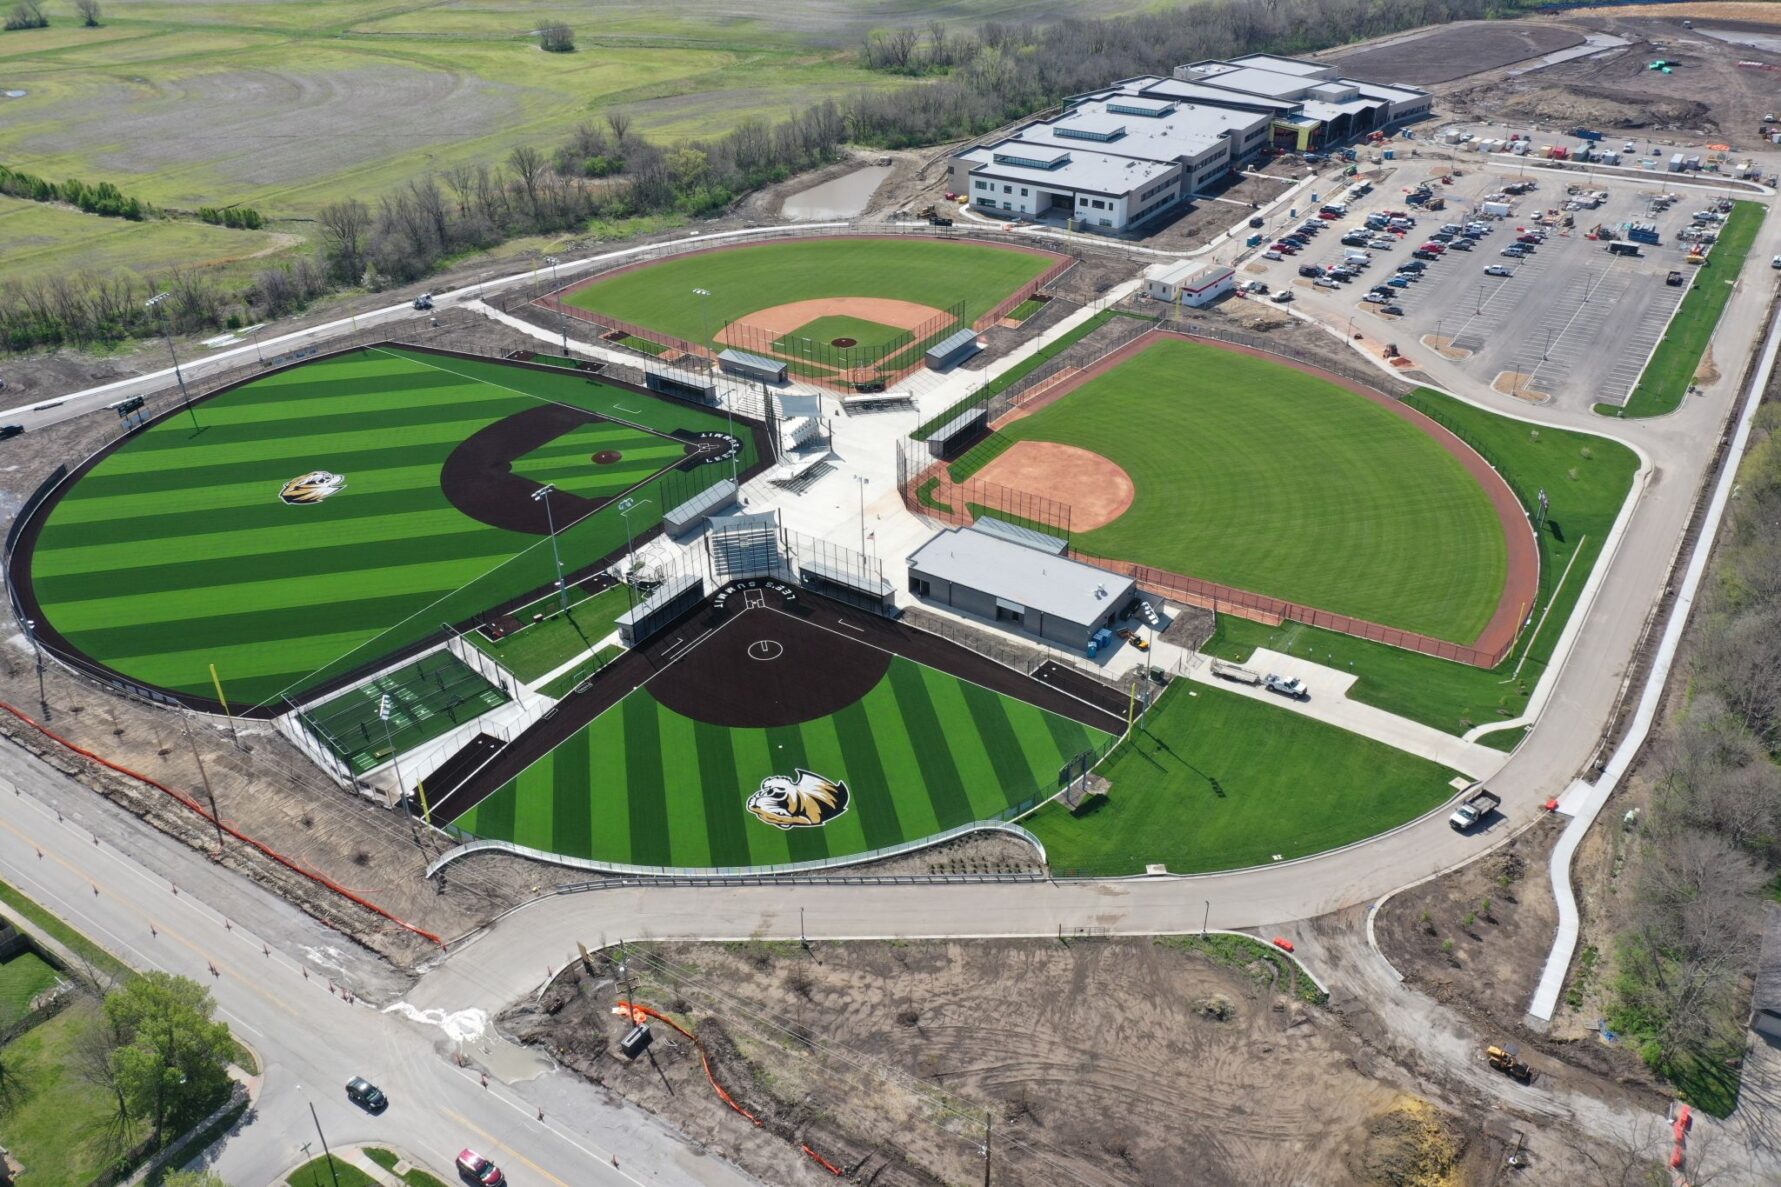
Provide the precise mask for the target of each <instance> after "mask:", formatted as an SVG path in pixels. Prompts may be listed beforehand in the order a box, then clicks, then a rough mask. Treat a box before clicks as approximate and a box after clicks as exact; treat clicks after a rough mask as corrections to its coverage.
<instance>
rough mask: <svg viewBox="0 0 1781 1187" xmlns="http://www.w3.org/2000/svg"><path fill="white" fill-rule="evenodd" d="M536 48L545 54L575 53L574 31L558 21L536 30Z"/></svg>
mask: <svg viewBox="0 0 1781 1187" xmlns="http://www.w3.org/2000/svg"><path fill="white" fill-rule="evenodd" d="M538 48H539V49H541V50H543V51H544V52H545V53H547V54H572V53H574V52H575V31H574V30H573V29H571V28H569V26H568V25H565V24H563V23H561V22H560V21H559V22H555V23H553V24H549V25H545V26H544V27H543V28H542V29H539V30H538Z"/></svg>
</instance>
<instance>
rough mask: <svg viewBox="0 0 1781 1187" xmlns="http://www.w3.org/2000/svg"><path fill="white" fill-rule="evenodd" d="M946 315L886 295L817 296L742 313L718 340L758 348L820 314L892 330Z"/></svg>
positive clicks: (728, 344) (720, 332) (815, 318)
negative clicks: (853, 318) (849, 318)
mask: <svg viewBox="0 0 1781 1187" xmlns="http://www.w3.org/2000/svg"><path fill="white" fill-rule="evenodd" d="M945 316H946V311H945V310H943V309H935V308H934V307H933V306H932V305H921V304H918V303H917V302H914V301H897V300H893V299H891V298H889V297H818V298H816V299H814V300H810V301H793V302H791V303H790V304H788V305H774V306H771V307H770V308H767V309H757V310H755V311H754V312H753V313H746V314H743V315H742V316H741V317H739V318H737V319H736V320H735V321H733V322H731V323H730V324H729V325H727V326H725V327H724V328H723V329H721V330H719V331H718V332H717V340H718V341H719V342H722V343H723V344H724V345H725V346H743V347H746V346H749V345H750V344H751V343H752V344H754V347H753V348H754V349H759V343H760V342H761V341H763V340H764V341H767V342H771V341H773V340H774V339H776V338H783V337H785V336H786V335H787V334H789V333H791V332H792V331H793V330H796V329H798V328H799V327H800V326H807V325H809V324H810V323H811V322H813V321H816V320H817V319H818V318H823V317H857V318H859V319H860V320H862V321H869V322H876V323H878V324H879V325H881V326H890V327H891V328H892V329H895V330H910V331H914V330H919V329H921V328H922V327H923V326H925V325H928V324H930V323H934V322H937V321H938V320H939V319H942V318H944V317H945Z"/></svg>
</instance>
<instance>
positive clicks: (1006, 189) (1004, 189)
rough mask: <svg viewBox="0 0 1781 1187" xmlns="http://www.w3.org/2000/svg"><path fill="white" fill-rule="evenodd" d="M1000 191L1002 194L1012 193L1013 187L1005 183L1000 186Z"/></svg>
mask: <svg viewBox="0 0 1781 1187" xmlns="http://www.w3.org/2000/svg"><path fill="white" fill-rule="evenodd" d="M1002 192H1003V193H1004V194H1012V193H1013V192H1014V187H1013V186H1011V185H1005V186H1003V187H1002Z"/></svg>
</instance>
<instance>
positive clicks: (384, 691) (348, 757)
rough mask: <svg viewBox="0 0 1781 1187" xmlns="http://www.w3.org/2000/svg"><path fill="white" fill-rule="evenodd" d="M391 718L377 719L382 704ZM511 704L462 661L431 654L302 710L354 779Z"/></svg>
mask: <svg viewBox="0 0 1781 1187" xmlns="http://www.w3.org/2000/svg"><path fill="white" fill-rule="evenodd" d="M386 696H387V697H388V698H389V699H390V716H389V720H388V721H387V722H386V721H385V720H384V719H383V716H382V707H383V698H384V697H386ZM509 699H510V698H509V697H508V695H507V694H506V693H505V692H503V691H502V690H501V689H499V688H497V687H495V686H494V685H493V684H490V683H489V682H488V681H487V680H485V679H483V677H482V676H481V675H480V674H478V673H477V672H476V671H475V670H474V669H472V668H471V667H470V666H469V665H468V664H466V663H465V662H464V661H463V660H461V659H459V658H458V657H457V656H455V655H453V654H451V653H450V652H448V651H435V652H434V653H433V654H431V655H427V656H423V657H422V658H420V659H418V660H416V661H415V662H414V663H411V664H407V665H405V666H403V667H400V668H397V669H396V670H395V671H393V672H389V673H386V674H385V675H382V676H379V677H378V678H377V679H376V680H373V681H371V682H369V683H367V684H361V685H359V687H357V688H354V689H351V690H349V691H347V692H344V693H341V694H340V695H339V696H337V697H335V698H334V699H333V700H331V701H328V702H326V703H325V704H321V705H317V706H315V707H314V708H312V709H307V710H305V711H304V713H303V720H304V723H305V724H306V725H308V726H309V728H310V730H311V731H312V732H313V733H315V734H317V735H318V736H319V737H320V738H321V740H322V743H323V745H325V746H327V747H328V748H329V749H330V750H332V751H333V752H334V753H335V754H337V755H339V756H340V758H341V759H342V760H344V761H345V762H346V763H347V764H348V765H349V766H351V767H352V769H353V770H354V771H355V772H356V773H358V774H364V773H365V772H366V771H369V770H370V769H371V768H372V767H375V766H377V765H379V764H381V763H385V762H388V761H389V760H390V756H391V755H392V754H396V755H400V754H402V753H403V752H405V751H408V750H413V749H414V748H415V747H416V746H419V745H420V744H421V743H423V742H430V741H432V740H433V739H434V738H437V737H439V736H440V735H441V734H448V733H450V732H451V731H452V730H454V729H456V728H457V727H458V726H460V725H463V724H464V723H465V722H467V721H470V720H472V719H473V718H476V717H479V716H481V715H482V714H484V713H486V712H488V711H489V710H490V709H498V708H500V707H501V706H502V705H504V704H506V703H507V702H508V700H509Z"/></svg>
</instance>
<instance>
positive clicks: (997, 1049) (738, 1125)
mask: <svg viewBox="0 0 1781 1187" xmlns="http://www.w3.org/2000/svg"><path fill="white" fill-rule="evenodd" d="M1201 943H1202V941H1201V940H1200V939H1199V938H1198V937H1185V938H1170V939H1160V940H1148V939H1117V940H1110V939H1078V940H1066V941H1059V940H1025V941H981V942H969V943H959V942H948V941H911V942H886V943H878V942H871V943H864V942H862V943H854V944H827V943H824V944H815V945H812V946H811V947H810V948H809V949H804V948H801V947H800V946H799V944H797V943H796V942H781V943H767V942H760V941H754V942H744V943H731V944H704V945H699V944H668V945H650V946H644V947H639V946H636V945H633V946H631V947H629V948H628V949H626V950H625V951H624V952H623V953H622V955H623V958H624V959H623V964H622V969H621V967H620V964H619V963H618V961H617V959H616V958H617V957H618V956H619V955H620V954H619V953H618V952H616V951H612V950H609V951H607V952H603V953H600V954H597V955H596V956H594V957H593V958H592V961H591V963H589V964H586V965H578V966H576V967H575V968H573V969H571V970H569V971H568V972H566V973H565V974H564V975H563V976H562V977H561V978H559V979H558V981H557V982H556V983H555V984H554V985H553V986H552V987H551V988H550V989H549V990H547V991H546V992H545V994H544V995H543V996H542V997H541V998H540V999H539V1001H538V1002H537V1003H536V1005H535V1006H534V1005H526V1006H523V1007H519V1008H517V1009H515V1010H514V1011H511V1012H510V1013H509V1014H507V1015H506V1016H505V1017H504V1018H503V1019H502V1025H503V1028H504V1029H506V1030H508V1031H509V1032H510V1033H513V1034H514V1035H515V1036H516V1037H518V1038H521V1039H523V1040H526V1041H531V1042H536V1043H541V1044H543V1045H545V1046H546V1047H548V1048H549V1050H550V1051H551V1053H552V1054H553V1055H554V1056H555V1057H556V1058H558V1059H560V1060H561V1061H563V1062H564V1063H566V1064H567V1065H568V1066H569V1067H570V1068H572V1069H573V1070H575V1071H577V1072H579V1073H580V1074H582V1075H584V1076H586V1077H588V1078H589V1079H591V1080H594V1081H595V1082H597V1083H600V1084H603V1085H605V1086H606V1087H608V1088H610V1089H611V1090H612V1091H614V1092H616V1093H618V1094H619V1095H621V1096H623V1097H625V1098H626V1099H628V1100H631V1101H633V1102H635V1103H637V1104H639V1105H641V1106H643V1107H644V1108H647V1109H649V1110H651V1111H653V1112H656V1113H660V1114H662V1115H664V1116H665V1117H666V1118H667V1119H668V1120H669V1121H670V1122H671V1123H672V1124H673V1125H674V1126H675V1127H676V1128H679V1129H681V1130H683V1131H684V1132H685V1133H686V1134H687V1135H688V1136H689V1137H690V1138H691V1139H692V1140H693V1141H695V1142H697V1143H699V1144H700V1145H702V1146H704V1147H705V1148H707V1149H709V1150H711V1151H712V1152H713V1153H718V1154H721V1155H722V1156H724V1157H728V1158H732V1159H734V1160H736V1161H737V1162H739V1163H740V1164H741V1165H742V1166H743V1167H745V1168H746V1169H748V1170H749V1171H751V1172H752V1173H754V1174H755V1175H757V1176H759V1177H760V1178H761V1179H762V1180H763V1181H765V1182H769V1183H774V1184H805V1183H810V1184H814V1183H832V1182H835V1181H836V1179H835V1176H834V1175H833V1174H832V1173H830V1172H829V1171H826V1170H824V1169H823V1168H822V1167H821V1166H819V1165H818V1164H817V1162H816V1161H815V1158H817V1157H821V1158H822V1159H825V1160H827V1161H828V1162H829V1163H831V1164H833V1165H834V1166H835V1167H837V1168H839V1169H840V1170H841V1171H842V1172H843V1173H845V1174H846V1175H847V1176H848V1177H847V1180H846V1181H848V1182H859V1183H873V1184H875V1185H877V1187H904V1185H911V1187H913V1185H917V1184H920V1185H928V1184H934V1185H938V1184H941V1183H947V1184H953V1183H977V1182H980V1181H983V1176H984V1173H985V1171H984V1157H985V1156H984V1153H983V1145H984V1136H985V1130H986V1128H987V1129H988V1132H989V1160H990V1171H989V1181H990V1182H993V1183H995V1184H998V1185H1001V1187H1040V1185H1044V1187H1050V1185H1052V1184H1062V1183H1080V1184H1090V1185H1098V1184H1155V1185H1157V1187H1163V1185H1170V1187H1173V1185H1178V1184H1182V1183H1190V1182H1191V1183H1194V1184H1259V1183H1304V1184H1319V1185H1328V1184H1349V1183H1356V1184H1358V1183H1403V1184H1409V1183H1425V1184H1449V1183H1451V1184H1460V1183H1491V1182H1496V1181H1499V1180H1498V1176H1497V1173H1496V1170H1497V1168H1500V1166H1501V1159H1502V1151H1501V1149H1500V1146H1499V1144H1498V1143H1496V1142H1495V1141H1493V1140H1491V1139H1488V1138H1486V1137H1484V1136H1483V1134H1482V1131H1481V1129H1480V1125H1481V1122H1480V1121H1479V1120H1477V1119H1476V1118H1475V1119H1474V1120H1473V1121H1472V1122H1471V1123H1469V1124H1468V1123H1462V1122H1461V1121H1459V1120H1458V1118H1457V1116H1456V1115H1455V1114H1454V1113H1450V1112H1447V1111H1444V1110H1442V1109H1440V1108H1437V1107H1436V1106H1435V1105H1433V1104H1431V1103H1429V1102H1428V1101H1427V1100H1425V1099H1423V1098H1422V1097H1420V1096H1419V1095H1418V1094H1417V1091H1416V1089H1415V1086H1414V1085H1413V1084H1412V1083H1411V1082H1410V1080H1409V1078H1408V1077H1406V1076H1403V1075H1402V1074H1401V1073H1400V1072H1398V1070H1397V1069H1396V1068H1395V1067H1393V1066H1392V1065H1390V1064H1387V1063H1384V1062H1383V1061H1381V1060H1378V1059H1377V1058H1376V1057H1375V1056H1374V1055H1373V1054H1371V1053H1370V1052H1369V1051H1368V1050H1367V1049H1366V1048H1365V1047H1364V1045H1363V1044H1362V1043H1361V1042H1360V1041H1359V1040H1358V1039H1357V1038H1356V1037H1355V1035H1354V1033H1352V1031H1351V1029H1350V1028H1349V1027H1348V1026H1347V1025H1346V1023H1345V1020H1344V1019H1343V1018H1342V1017H1341V1016H1340V1014H1339V1013H1336V1012H1332V1011H1331V1010H1329V1009H1328V1008H1326V1007H1324V1006H1320V1005H1316V1004H1313V1003H1312V1002H1310V1001H1307V1000H1305V999H1304V998H1303V997H1301V996H1300V995H1299V993H1298V992H1297V991H1296V990H1295V989H1294V988H1292V987H1291V986H1290V984H1289V982H1288V981H1287V977H1286V974H1285V973H1284V972H1283V963H1276V960H1275V959H1274V958H1273V957H1271V956H1270V955H1269V954H1268V952H1267V950H1266V949H1264V948H1262V947H1261V946H1260V945H1259V944H1255V943H1252V942H1249V941H1242V940H1237V939H1235V938H1234V937H1222V936H1216V935H1215V936H1213V937H1212V938H1211V942H1210V944H1209V945H1208V947H1209V948H1210V949H1212V951H1211V952H1210V953H1208V952H1207V951H1202V950H1197V949H1196V946H1197V945H1200V944H1201ZM627 982H628V986H627V984H626V983H627ZM1299 984H1300V986H1301V987H1303V986H1307V985H1308V983H1307V982H1303V981H1301V982H1300V983H1299ZM627 994H628V997H626V995H627ZM621 997H626V1000H630V1001H635V1002H637V1003H639V1004H641V1005H644V1006H648V1007H650V1008H652V1009H655V1010H659V1011H662V1012H663V1013H665V1014H667V1015H668V1016H669V1017H671V1018H672V1019H673V1020H674V1021H675V1022H676V1023H678V1024H680V1025H681V1026H684V1027H686V1028H688V1029H689V1030H690V1031H692V1032H693V1033H694V1034H696V1035H697V1036H698V1038H699V1043H700V1044H701V1045H702V1046H703V1048H704V1054H705V1056H706V1057H707V1058H708V1059H709V1061H710V1074H711V1078H712V1079H713V1080H715V1082H716V1084H718V1085H721V1086H722V1088H723V1090H724V1091H725V1092H727V1093H728V1094H729V1095H730V1097H731V1098H732V1099H733V1100H734V1102H735V1108H734V1109H733V1108H732V1107H731V1106H730V1105H728V1104H726V1103H725V1102H724V1101H723V1100H722V1099H721V1098H720V1097H719V1095H718V1093H717V1091H716V1090H715V1088H714V1086H713V1083H712V1082H711V1080H708V1078H707V1073H706V1070H705V1067H704V1065H702V1063H701V1060H700V1053H699V1050H698V1048H696V1047H695V1046H694V1045H693V1043H691V1042H689V1041H688V1040H687V1039H685V1038H684V1037H683V1036H681V1035H680V1034H678V1033H676V1032H675V1031H674V1030H672V1029H671V1028H670V1027H668V1026H667V1025H664V1024H662V1023H654V1024H652V1030H653V1033H654V1037H655V1043H654V1046H653V1048H652V1049H651V1051H650V1053H649V1055H647V1056H645V1057H643V1058H639V1059H637V1060H636V1061H635V1062H630V1061H627V1060H625V1059H624V1058H623V1057H622V1055H621V1054H620V1053H619V1051H618V1044H619V1041H620V1039H621V1038H623V1036H624V1035H625V1033H626V1031H628V1030H629V1028H630V1023H629V1021H628V1020H627V1019H626V1018H624V1017H620V1016H618V1015H616V1014H615V1013H614V1012H613V1008H614V1005H615V1003H616V1002H617V1001H618V1000H619V999H620V998H621ZM737 1110H745V1111H746V1112H747V1113H749V1114H751V1115H752V1116H754V1117H756V1118H758V1119H759V1121H760V1125H759V1126H758V1127H757V1126H756V1125H754V1124H751V1122H750V1120H749V1119H748V1118H747V1117H745V1116H743V1115H741V1114H740V1113H739V1112H738V1111H737ZM801 1147H808V1150H809V1153H808V1154H807V1153H806V1152H805V1151H804V1150H803V1149H802V1148H801ZM1546 1169H1548V1170H1556V1169H1557V1168H1556V1166H1553V1165H1548V1166H1547V1168H1546Z"/></svg>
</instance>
